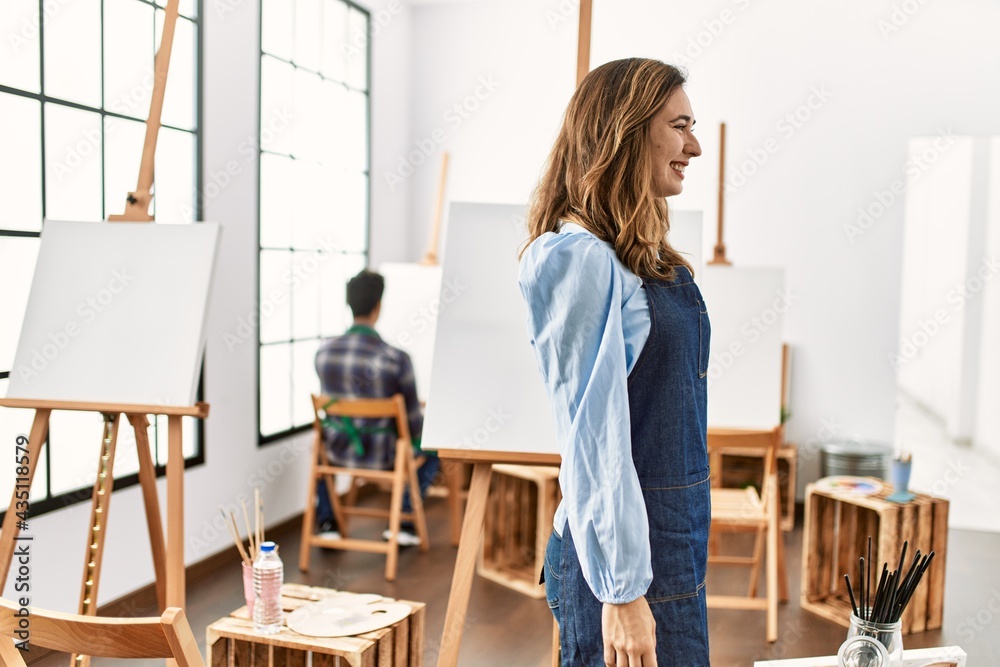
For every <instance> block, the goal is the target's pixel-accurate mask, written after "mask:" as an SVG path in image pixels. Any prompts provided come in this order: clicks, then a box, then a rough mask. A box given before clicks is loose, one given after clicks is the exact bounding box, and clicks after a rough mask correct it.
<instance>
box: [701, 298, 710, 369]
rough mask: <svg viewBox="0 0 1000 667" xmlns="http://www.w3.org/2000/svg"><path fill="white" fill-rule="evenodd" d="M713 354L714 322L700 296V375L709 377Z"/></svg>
mask: <svg viewBox="0 0 1000 667" xmlns="http://www.w3.org/2000/svg"><path fill="white" fill-rule="evenodd" d="M711 354H712V323H711V322H710V321H709V319H708V307H707V306H706V305H705V301H704V299H702V298H701V297H699V298H698V377H699V378H704V377H708V364H709V361H710V356H711Z"/></svg>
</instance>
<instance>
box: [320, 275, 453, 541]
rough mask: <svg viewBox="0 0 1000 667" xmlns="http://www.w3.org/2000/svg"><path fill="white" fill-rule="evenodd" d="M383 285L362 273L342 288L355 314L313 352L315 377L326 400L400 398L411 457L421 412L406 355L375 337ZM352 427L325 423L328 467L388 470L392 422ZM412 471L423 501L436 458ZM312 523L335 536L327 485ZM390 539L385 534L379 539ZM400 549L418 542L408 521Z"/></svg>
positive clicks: (357, 422)
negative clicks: (344, 329) (347, 325)
mask: <svg viewBox="0 0 1000 667" xmlns="http://www.w3.org/2000/svg"><path fill="white" fill-rule="evenodd" d="M384 288H385V280H384V279H383V278H382V276H381V275H379V274H377V273H374V272H372V271H367V270H365V271H362V272H361V273H359V274H358V275H356V276H354V277H353V278H351V280H350V281H349V282H348V283H347V303H348V305H349V306H350V307H351V312H352V313H353V314H354V324H353V325H352V326H351V328H350V329H348V330H347V332H346V333H345V334H344V335H342V336H337V337H336V338H331V339H329V340H326V341H324V343H323V345H322V346H320V348H319V350H318V351H317V352H316V372H317V373H318V374H319V379H320V385H321V386H322V391H323V394H324V395H326V396H329V397H331V398H389V397H390V396H393V395H394V394H402V395H403V398H404V399H405V401H406V415H407V420H408V421H409V427H410V437H411V438H412V439H413V446H414V449H415V450H416V451H415V453H418V452H419V451H420V432H421V429H422V427H423V412H422V410H421V407H420V402H419V401H418V400H417V387H416V382H415V379H414V376H413V364H412V362H411V361H410V357H409V355H408V354H406V352H403V351H402V350H400V349H397V348H395V347H392V346H391V345H389V344H388V343H386V342H385V341H383V340H382V338H381V337H379V335H378V333H377V332H376V331H375V329H374V326H375V322H376V320H378V316H379V311H380V309H381V305H382V304H381V301H382V292H383V290H384ZM351 426H352V427H353V428H343V424H342V423H340V422H337V421H335V420H330V423H329V426H324V429H323V432H324V440H325V443H326V453H327V457H328V458H329V460H330V463H331V464H332V465H336V466H342V467H348V468H379V469H383V470H388V469H390V468H392V467H393V466H394V465H395V462H396V428H395V423H394V421H393V420H392V419H354V420H351ZM424 456H425V460H424V463H423V465H422V466H420V468H419V470H418V471H417V479H418V482H419V484H420V495H421V497H425V496H426V493H427V488H428V487H429V486H430V484H431V482H432V481H433V479H434V476H435V475H436V474H437V471H438V469H439V467H440V462H439V461H438V457H437V456H436V455H435V454H433V453H429V452H425V453H424ZM318 487H319V488H318V490H317V497H318V507H317V512H316V521H317V524H318V526H319V532H320V533H333V532H336V531H337V526H336V523H335V519H334V515H333V507H332V506H331V504H330V498H329V496H328V495H327V492H326V484H324V483H322V482H320V483H319V484H318ZM411 511H412V505H411V503H410V494H409V489H407V492H406V493H405V494H404V496H403V512H404V513H405V512H411ZM383 536H384V537H385V538H386V539H389V531H388V530H386V531H385V533H384V535H383ZM398 541H399V544H400V545H401V546H413V545H417V544H419V543H420V538H419V537H418V536H417V535H416V529H415V528H414V526H413V523H412V522H410V521H404V522H403V523H402V525H401V526H400V535H399V537H398Z"/></svg>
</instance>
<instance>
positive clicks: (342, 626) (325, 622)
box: [285, 593, 413, 637]
mask: <svg viewBox="0 0 1000 667" xmlns="http://www.w3.org/2000/svg"><path fill="white" fill-rule="evenodd" d="M383 600H385V598H383V597H382V596H381V595H371V594H368V595H358V594H354V593H345V594H342V595H334V596H332V597H328V598H325V599H323V600H320V601H319V602H313V603H311V604H307V605H303V606H301V607H299V608H298V609H296V610H295V611H293V612H291V613H290V614H288V615H287V616H286V617H285V624H286V625H287V626H288V628H289V629H290V630H292V631H293V632H297V633H299V634H300V635H307V636H310V637H349V636H351V635H359V634H362V633H365V632H371V631H372V630H378V629H380V628H384V627H387V626H390V625H393V624H394V623H398V622H399V621H402V620H403V619H404V618H406V617H407V616H409V615H410V613H411V612H412V611H413V609H412V607H410V606H409V605H405V604H401V603H399V602H385V601H383Z"/></svg>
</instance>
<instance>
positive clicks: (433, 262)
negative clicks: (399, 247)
mask: <svg viewBox="0 0 1000 667" xmlns="http://www.w3.org/2000/svg"><path fill="white" fill-rule="evenodd" d="M448 157H449V156H448V153H447V151H446V152H445V153H443V154H442V155H441V174H440V176H438V191H437V201H436V202H435V203H434V218H433V219H432V220H431V234H430V237H429V238H428V239H427V251H426V252H425V253H424V258H423V259H422V260H420V263H421V264H422V265H424V266H437V265H438V245H439V244H440V242H441V241H440V239H441V216H442V215H443V213H444V190H445V186H446V185H447V184H448Z"/></svg>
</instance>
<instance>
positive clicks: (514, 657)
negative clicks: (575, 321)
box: [31, 499, 1000, 667]
mask: <svg viewBox="0 0 1000 667" xmlns="http://www.w3.org/2000/svg"><path fill="white" fill-rule="evenodd" d="M428 523H429V524H430V530H431V544H432V547H431V550H430V551H429V552H428V553H424V554H422V553H420V552H419V551H418V550H416V549H405V550H403V551H401V553H400V560H399V576H398V580H397V582H396V583H394V584H390V583H387V582H386V581H385V580H384V579H383V578H382V574H383V571H384V563H385V561H384V557H380V556H378V555H370V554H361V553H345V552H335V551H326V550H321V549H315V550H314V552H313V562H312V568H311V570H310V572H309V573H308V574H303V573H301V572H299V570H298V567H297V563H298V553H299V549H298V546H299V532H298V528H296V527H293V528H289V529H286V530H285V531H284V532H282V533H275V534H270V535H268V538H269V539H273V540H275V541H277V542H278V544H279V545H280V550H281V556H282V559H283V560H284V563H285V580H286V581H292V582H302V583H307V584H312V585H317V586H325V587H329V588H338V589H343V590H349V591H356V592H368V593H379V594H382V595H386V596H390V597H398V598H406V599H411V600H419V601H422V602H426V603H427V635H426V638H425V644H424V646H425V653H424V660H425V664H426V665H428V667H432V666H433V665H435V664H436V663H437V657H438V651H439V647H440V638H441V628H442V627H443V625H444V614H445V606H446V604H447V598H448V590H449V588H450V586H451V575H452V567H453V564H454V560H455V553H456V550H455V549H453V548H452V547H450V546H449V543H448V522H447V513H446V503H445V501H443V500H440V499H431V500H429V501H428ZM363 525H364V524H361V523H359V527H361V526H363ZM799 527H801V522H800V523H799ZM381 530H382V527H381V526H380V527H378V528H377V530H376V532H381ZM787 538H788V539H787V545H788V565H789V568H790V569H789V584H790V593H791V601H790V602H789V603H788V604H787V605H784V606H782V607H781V609H780V611H779V616H778V625H779V633H778V634H779V638H778V642H777V643H776V644H772V645H768V644H767V643H766V642H765V641H764V614H763V613H762V612H747V611H722V610H710V611H709V621H710V631H711V642H712V664H713V665H715V666H717V667H728V666H730V665H731V666H737V665H752V664H753V661H754V660H759V659H765V658H770V659H776V658H791V657H801V656H810V655H829V654H835V653H836V651H837V648H838V647H839V645H840V643H841V642H842V641H843V639H844V636H845V632H846V631H845V630H844V629H843V628H841V627H840V626H837V625H834V624H832V623H829V622H827V621H824V620H822V619H820V618H819V617H816V616H814V615H812V614H810V613H808V612H804V611H802V610H801V609H800V608H799V606H798V595H799V576H800V569H799V562H800V560H801V546H802V545H801V530H796V531H795V532H794V533H791V534H789V535H787ZM234 552H235V549H234ZM737 581H743V580H742V579H739V577H738V576H736V575H735V574H729V573H725V572H722V571H713V573H712V574H711V575H710V580H709V590H714V591H716V592H725V589H726V588H727V587H728V586H729V585H730V584H735V583H736V582H737ZM946 591H947V596H946V602H945V604H946V606H945V627H944V628H943V629H942V630H940V631H933V632H926V633H923V634H919V635H909V636H906V637H904V645H905V646H906V647H907V648H920V647H929V646H941V645H950V644H957V645H959V646H961V647H962V648H964V649H965V650H966V652H967V653H968V654H969V658H970V660H969V665H970V667H985V666H993V665H1000V535H997V534H992V533H978V532H972V531H957V530H953V531H951V533H950V542H949V557H948V572H947V584H946ZM242 604H243V591H242V581H241V578H240V569H239V561H238V560H237V558H236V557H235V555H234V559H233V564H232V567H231V568H227V569H225V570H223V571H218V572H216V573H213V574H211V575H209V576H206V577H203V578H201V579H200V580H197V581H194V580H192V581H189V582H188V609H187V611H188V618H189V620H190V622H191V626H192V628H193V629H194V632H195V635H196V636H197V638H198V641H199V644H200V645H201V648H202V651H203V652H204V640H205V627H206V626H208V625H209V624H210V623H212V622H213V621H215V620H216V619H218V618H220V617H222V616H225V615H226V614H227V613H228V612H230V611H231V610H233V609H235V608H237V607H239V606H241V605H242ZM136 614H138V615H154V614H155V612H154V610H153V609H137V610H136ZM551 632H552V616H551V614H550V613H549V610H548V608H547V607H546V605H545V601H544V600H534V599H529V598H527V597H525V596H523V595H521V594H519V593H515V592H513V591H511V590H509V589H506V588H504V587H502V586H499V585H497V584H493V583H490V582H488V581H485V580H483V579H482V578H480V577H476V579H475V583H474V586H473V591H472V601H471V604H470V609H469V617H468V623H467V625H466V628H465V636H464V641H463V643H462V654H461V664H462V665H470V666H476V667H493V666H496V667H501V666H502V667H509V666H512V665H513V666H517V667H521V666H523V667H534V666H536V665H537V666H542V665H549V664H550V663H549V660H550V655H549V647H550V642H551ZM67 663H68V658H62V657H60V658H58V659H56V658H55V657H49V658H46V659H44V660H36V661H35V662H33V663H31V664H35V665H39V666H40V667H48V666H49V665H66V664H67ZM93 664H94V665H95V667H96V666H102V665H117V664H121V663H120V662H118V661H102V660H94V661H93ZM132 664H136V663H132ZM148 664H151V665H152V664H158V663H155V662H149V663H148ZM160 664H162V663H160ZM677 664H681V663H677Z"/></svg>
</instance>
